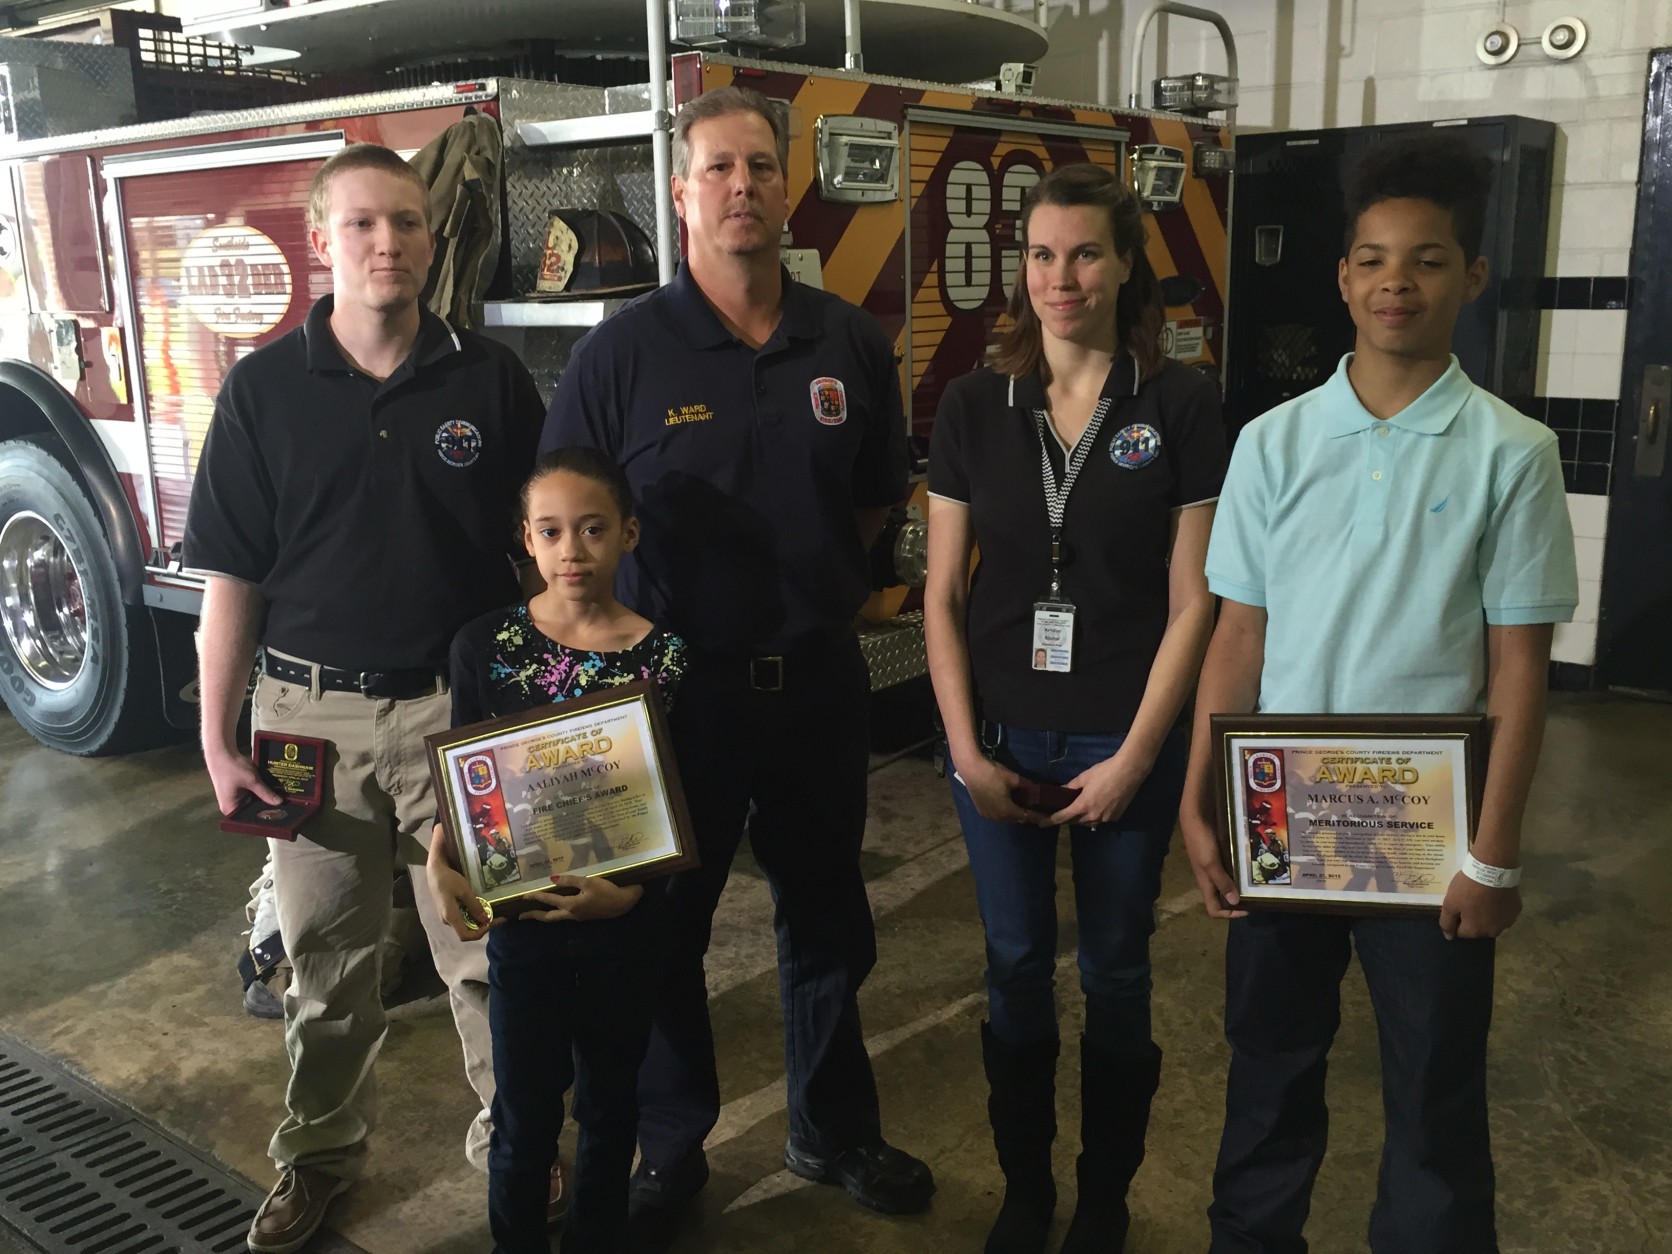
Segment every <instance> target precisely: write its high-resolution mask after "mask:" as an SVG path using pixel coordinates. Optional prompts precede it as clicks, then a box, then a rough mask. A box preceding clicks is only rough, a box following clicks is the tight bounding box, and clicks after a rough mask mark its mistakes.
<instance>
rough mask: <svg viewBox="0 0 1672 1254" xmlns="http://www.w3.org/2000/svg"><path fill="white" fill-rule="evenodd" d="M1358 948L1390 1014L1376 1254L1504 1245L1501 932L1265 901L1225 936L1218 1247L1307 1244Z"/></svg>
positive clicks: (1379, 1011) (1218, 1253) (1455, 1253)
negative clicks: (1499, 1130)
mask: <svg viewBox="0 0 1672 1254" xmlns="http://www.w3.org/2000/svg"><path fill="white" fill-rule="evenodd" d="M1354 951H1356V952H1357V953H1358V959H1359V965H1360V966H1361V967H1363V969H1364V978H1365V983H1366V984H1367V985H1369V988H1370V1001H1371V1004H1372V1006H1373V1007H1374V1008H1375V1012H1376V1031H1377V1034H1378V1036H1379V1038H1380V1042H1381V1054H1382V1106H1383V1112H1384V1118H1385V1132H1384V1137H1383V1143H1382V1165H1381V1172H1380V1175H1379V1176H1378V1179H1377V1187H1376V1204H1375V1206H1374V1208H1373V1209H1372V1210H1371V1212H1370V1248H1371V1250H1372V1251H1374V1252H1375V1254H1495V1251H1496V1250H1497V1248H1498V1239H1497V1233H1496V1229H1495V1225H1494V1221H1493V1173H1492V1150H1491V1143H1490V1141H1489V1139H1488V1136H1487V1126H1486V1037H1487V1030H1488V1028H1489V1027H1490V1026H1491V1022H1492V971H1493V958H1494V952H1495V951H1494V942H1492V941H1489V940H1455V941H1448V940H1446V939H1445V938H1444V937H1443V936H1442V935H1441V933H1440V928H1439V924H1438V923H1437V922H1436V921H1435V920H1434V919H1431V918H1422V919H1402V918H1350V917H1342V916H1333V915H1289V914H1277V913H1268V914H1253V915H1250V916H1249V917H1248V918H1246V919H1237V920H1235V921H1233V922H1232V923H1231V926H1230V931H1229V933H1228V935H1227V937H1226V943H1225V1036H1226V1039H1227V1040H1228V1041H1229V1042H1230V1044H1231V1071H1230V1078H1229V1080H1228V1082H1227V1085H1226V1093H1225V1131H1224V1134H1223V1136H1222V1138H1221V1140H1220V1143H1219V1163H1218V1166H1217V1167H1216V1168H1215V1170H1214V1177H1213V1205H1212V1207H1211V1208H1210V1209H1209V1211H1208V1216H1209V1220H1210V1222H1211V1227H1212V1233H1213V1235H1212V1246H1211V1250H1212V1254H1305V1252H1306V1249H1307V1244H1306V1239H1305V1237H1304V1236H1302V1229H1303V1228H1304V1227H1305V1224H1306V1217H1307V1212H1308V1210H1309V1208H1310V1205H1311V1199H1312V1184H1313V1181H1314V1180H1315V1179H1316V1178H1317V1175H1318V1167H1319V1165H1320V1164H1321V1163H1322V1162H1323V1158H1324V1146H1325V1142H1326V1140H1327V1134H1328V1131H1329V1110H1328V1108H1327V1107H1326V1106H1325V1104H1324V1074H1325V1070H1326V1068H1327V1065H1328V1058H1329V1048H1330V1043H1331V1042H1332V1041H1333V1040H1334V1039H1335V1032H1336V1029H1337V1028H1338V1027H1339V1026H1340V1024H1341V978H1342V976H1343V975H1344V974H1345V973H1346V970H1347V964H1348V961H1349V960H1350V958H1351V955H1352V953H1353V952H1354Z"/></svg>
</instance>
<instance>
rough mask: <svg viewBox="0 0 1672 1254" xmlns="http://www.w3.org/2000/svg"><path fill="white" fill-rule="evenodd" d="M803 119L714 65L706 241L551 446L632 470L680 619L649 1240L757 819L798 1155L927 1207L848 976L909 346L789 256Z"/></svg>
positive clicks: (645, 1163) (698, 130)
mask: <svg viewBox="0 0 1672 1254" xmlns="http://www.w3.org/2000/svg"><path fill="white" fill-rule="evenodd" d="M787 147H788V139H787V136H786V134H785V132H784V130H783V128H782V124H781V123H780V121H779V119H778V118H777V116H776V115H775V114H774V112H773V110H772V106H771V105H770V104H769V103H768V102H767V101H766V99H765V98H764V97H762V96H760V95H758V94H757V93H754V92H751V91H747V90H744V89H741V88H736V87H726V88H721V89H718V90H716V91H713V92H710V93H708V94H707V95H704V96H702V97H700V98H699V99H697V100H694V101H691V102H690V103H688V104H687V105H686V106H685V107H684V108H683V109H681V110H680V113H679V117H678V118H677V119H676V121H675V124H674V170H675V173H674V177H673V197H674V204H675V206H676V208H677V209H678V211H679V215H680V217H681V219H682V220H683V221H684V223H685V227H686V231H687V232H688V237H689V249H688V255H687V256H686V258H685V260H684V263H683V264H682V266H681V267H680V270H679V274H678V276H677V277H676V278H675V280H674V281H673V282H672V283H671V284H669V285H668V286H667V287H664V288H662V289H660V290H659V291H656V292H652V293H650V294H648V295H646V296H643V297H640V298H639V299H637V300H635V301H633V302H631V303H630V304H628V305H626V306H625V307H623V308H622V309H621V310H620V311H618V312H617V313H616V314H615V315H614V316H612V317H611V318H610V319H609V320H608V321H607V322H605V323H603V324H602V325H601V326H599V327H598V328H597V329H596V330H595V331H593V332H592V333H591V334H590V335H588V336H587V337H586V338H585V339H584V340H583V341H581V343H580V344H579V345H577V346H576V348H575V352H574V355H573V357H572V359H571V361H570V364H569V368H568V370H566V371H565V372H564V374H563V377H562V379H561V381H560V382H559V385H558V391H557V396H556V398H555V399H554V400H553V402H552V406H551V410H550V412H549V413H548V414H547V416H546V430H545V434H544V436H543V438H542V440H541V447H542V449H550V448H555V447H558V446H561V445H567V444H586V445H593V446H596V447H599V448H602V449H604V450H606V451H607V452H609V453H610V454H612V455H613V456H614V457H615V458H616V459H617V460H618V461H619V462H620V463H621V464H622V466H623V467H624V468H625V470H626V472H627V476H628V479H629V480H630V481H631V483H632V485H633V492H634V495H635V497H636V499H637V506H638V511H639V518H640V520H641V522H642V524H643V538H642V540H641V542H640V545H639V548H638V550H637V551H636V552H635V553H633V554H631V555H630V556H629V558H628V560H627V561H626V562H625V563H623V567H622V570H623V576H622V584H623V587H622V589H621V591H622V594H623V598H624V600H625V601H626V603H627V604H628V605H630V606H632V607H633V608H634V609H635V610H637V611H638V612H639V613H641V614H644V615H645V616H647V617H649V618H650V619H651V620H652V621H654V622H661V623H666V624H667V625H668V626H669V627H671V628H672V629H673V630H675V631H677V632H679V633H680V634H681V635H682V636H684V638H685V639H686V641H687V642H688V643H689V645H690V646H691V649H692V654H693V658H692V666H691V670H690V673H689V675H688V677H687V679H686V681H685V683H686V686H685V689H684V692H683V693H682V694H681V701H680V711H679V715H678V717H677V719H676V720H675V726H674V739H675V742H676V748H677V752H678V756H679V767H680V774H681V777H682V778H683V780H684V782H685V787H686V792H687V796H688V800H689V803H690V808H691V815H692V821H693V825H694V826H695V829H696V839H697V846H698V852H699V854H700V855H701V859H702V865H701V867H700V868H699V869H697V870H693V871H688V872H681V873H680V874H678V875H676V876H674V877H673V878H672V880H671V881H670V883H669V888H668V892H669V914H670V916H671V927H672V929H673V931H672V934H671V935H670V936H669V939H668V944H667V953H668V955H669V970H668V972H667V975H666V977H665V981H664V984H663V987H662V989H661V990H660V993H659V995H658V1006H657V1016H656V1025H655V1029H654V1032H653V1034H652V1038H651V1044H650V1052H649V1055H648V1057H647V1058H646V1060H645V1063H644V1069H643V1071H642V1072H641V1075H640V1084H639V1097H640V1105H641V1116H640V1125H639V1145H640V1149H641V1151H642V1159H641V1163H640V1167H639V1170H638V1172H637V1173H636V1175H635V1176H634V1182H633V1192H632V1203H631V1204H632V1207H633V1212H634V1216H635V1223H636V1227H637V1230H638V1232H639V1233H640V1235H641V1239H646V1240H648V1242H649V1243H651V1244H656V1243H659V1241H660V1240H665V1239H671V1237H672V1235H673V1234H674V1233H675V1232H676V1231H677V1224H678V1218H679V1214H680V1211H681V1208H682V1207H683V1205H684V1203H685V1202H687V1201H688V1200H689V1199H690V1198H691V1197H692V1196H694V1195H695V1194H696V1192H697V1191H698V1190H700V1189H701V1188H702V1186H703V1184H704V1183H705V1182H706V1180H707V1178H708V1165H707V1160H706V1158H705V1157H704V1155H703V1148H702V1146H703V1139H704V1137H706V1136H707V1134H708V1132H709V1131H710V1130H711V1129H712V1128H713V1126H714V1124H715V1121H716V1119H717V1118H718V1117H719V1111H720V1094H719V1082H718V1079H717V1077H716V1073H715V1064H714V1039H713V1033H712V1030H711V1028H710V1025H709V1019H708V1007H707V989H706V985H705V980H704V973H703V955H704V954H705V952H706V951H707V949H708V943H709V936H710V931H711V928H712V922H713V914H714V907H715V904H716V903H717V902H718V901H719V898H720V892H721V890H722V889H723V888H724V887H725V881H726V875H727V872H728V871H729V869H730V866H731V860H732V856H733V854H734V853H735V852H736V849H737V843H738V839H739V837H740V836H741V834H742V832H743V830H744V828H745V826H747V828H748V831H749V839H750V845H751V848H752V849H753V851H754V854H755V859H756V861H757V862H758V863H759V864H760V867H761V869H762V870H763V871H764V872H765V873H766V875H767V878H768V879H769V880H770V882H771V885H772V893H773V900H774V901H775V903H776V907H777V910H776V917H775V920H774V924H775V927H776V929H777V933H778V968H779V988H780V993H781V996H782V998H783V1010H784V1025H785V1028H784V1035H785V1041H784V1054H785V1070H786V1074H787V1077H788V1083H789V1114H790V1137H789V1145H788V1148H787V1150H786V1162H787V1165H788V1166H789V1168H790V1170H792V1171H794V1172H796V1173H797V1174H799V1175H802V1176H806V1177H808V1178H811V1179H815V1180H822V1181H828V1182H831V1183H836V1184H841V1185H843V1186H844V1187H845V1188H847V1190H848V1192H849V1193H851V1194H852V1195H853V1197H854V1198H855V1200H856V1201H858V1202H859V1203H860V1204H862V1205H864V1206H868V1207H870V1208H872V1209H874V1210H879V1211H884V1212H889V1213H910V1212H914V1211H919V1210H922V1209H924V1208H925V1207H926V1206H927V1205H928V1203H929V1196H930V1194H931V1193H932V1192H933V1191H934V1180H933V1177H932V1176H931V1175H930V1172H929V1169H928V1167H926V1166H925V1165H924V1164H923V1163H921V1162H919V1161H918V1160H917V1159H915V1158H913V1157H912V1156H910V1155H909V1154H906V1153H903V1152H902V1151H900V1150H897V1149H894V1148H892V1147H890V1146H888V1145H887V1144H886V1143H885V1142H884V1141H883V1139H882V1132H881V1126H880V1117H879V1114H878V1109H877V1090H876V1082H875V1079H874V1078H873V1076H872V1072H871V1063H870V1059H869V1057H868V1056H867V1054H866V1051H865V1043H864V1038H863V1035H862V1033H861V1030H860V1022H859V1008H858V1001H857V994H858V992H859V986H860V984H861V982H862V981H863V980H864V979H865V976H866V974H867V973H868V972H869V971H870V969H871V967H872V966H873V965H874V963H875V961H876V936H875V931H874V928H873V926H872V922H871V911H870V905H869V902H868V901H867V899H866V895H865V884H864V880H863V878H862V877H861V875H860V870H859V850H860V843H861V840H862V838H863V836H864V829H865V787H866V762H867V703H868V699H869V693H870V679H869V675H868V673H867V670H866V667H865V662H864V659H863V657H862V656H861V655H860V651H859V645H858V641H857V639H856V638H855V635H854V631H853V617H854V614H855V612H856V611H857V610H858V608H859V605H860V603H861V602H862V601H863V600H864V598H865V596H866V593H867V590H868V587H869V579H868V576H867V569H866V558H865V553H866V549H867V548H868V546H869V544H870V542H871V541H872V540H873V539H874V538H875V537H876V535H877V533H878V532H879V530H880V529H881V526H882V522H883V519H884V517H885V515H886V512H887V509H888V507H889V506H891V505H893V504H894V503H895V502H896V501H898V500H900V499H901V498H902V497H903V496H904V495H905V491H906V475H907V458H906V447H905V421H904V417H903V414H902V411H901V407H900V386H899V376H898V374H897V371H896V366H895V361H894V352H893V347H892V345H891V344H889V342H888V340H887V338H886V337H885V336H884V335H883V333H882V331H881V329H880V328H879V327H878V326H877V325H876V323H875V322H873V321H872V320H871V319H870V318H869V317H868V316H867V315H866V314H864V313H863V312H862V311H860V310H858V309H856V308H855V307H854V306H852V305H850V304H848V303H847V302H845V301H842V300H840V299H838V298H836V297H834V296H830V295H827V294H825V293H824V292H821V291H819V290H817V289H814V288H810V287H806V286H803V285H802V284H799V283H796V282H794V281H792V280H791V279H790V277H789V276H788V274H787V273H786V272H785V271H784V269H783V267H782V266H781V265H780V263H779V259H778V246H779V236H780V233H781V231H782V229H783V225H784V220H785V218H786V216H787V214H788V191H787V188H786V184H785V177H784V161H785V152H786V150H787Z"/></svg>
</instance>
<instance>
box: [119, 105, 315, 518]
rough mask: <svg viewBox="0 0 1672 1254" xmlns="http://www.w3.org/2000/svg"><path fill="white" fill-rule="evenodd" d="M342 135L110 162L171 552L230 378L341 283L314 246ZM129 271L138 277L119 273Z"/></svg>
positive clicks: (139, 396)
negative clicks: (311, 233) (317, 184)
mask: <svg viewBox="0 0 1672 1254" xmlns="http://www.w3.org/2000/svg"><path fill="white" fill-rule="evenodd" d="M343 143H344V137H343V133H342V132H341V131H328V132H318V131H315V132H311V133H307V134H301V135H292V136H285V137H282V138H280V139H277V140H272V141H263V142H256V143H250V142H247V141H246V142H242V143H238V144H232V145H228V144H212V145H202V146H198V147H192V148H183V149H173V150H167V151H161V152H155V151H154V152H143V153H135V154H132V155H131V156H129V155H123V156H120V157H113V158H108V159H106V161H105V163H104V169H105V174H106V176H107V177H108V178H110V179H111V181H112V183H113V185H114V187H115V195H114V198H113V199H114V203H113V205H112V206H111V215H112V217H111V231H112V235H113V237H114V244H115V251H116V254H117V273H118V276H119V282H118V286H119V289H122V290H119V292H118V299H119V301H120V303H121V305H122V310H123V318H122V321H123V324H124V334H125V335H126V336H127V339H128V358H129V361H130V362H131V363H133V366H132V370H131V374H132V392H133V396H134V403H135V406H136V408H137V410H138V416H139V417H140V419H141V420H142V421H143V422H144V423H145V429H146V444H147V446H148V449H149V454H150V463H151V465H150V469H151V479H152V486H153V488H154V491H155V495H156V505H157V512H156V519H157V528H158V532H159V536H158V540H159V547H161V548H162V549H164V550H165V551H166V550H167V549H169V548H170V547H171V546H172V545H173V544H175V543H176V542H177V541H179V540H180V539H181V538H182V537H183V536H184V534H185V522H186V503H187V500H188V498H189V496H190V494H191V483H192V475H193V473H194V472H195V471H196V469H197V459H198V455H199V453H200V452H201V451H202V449H203V440H204V437H205V436H206V435H207V433H208V430H209V422H210V419H211V418H212V416H213V415H214V412H215V397H216V394H217V393H218V392H219V391H220V386H221V381H222V380H223V379H224V378H225V377H226V373H227V371H228V370H229V369H231V367H232V365H233V363H234V362H236V361H238V360H239V359H240V358H243V357H246V356H248V355H249V354H250V353H252V352H254V351H255V350H256V349H257V348H259V347H261V346H262V345H264V344H267V343H270V342H272V341H273V340H274V339H276V338H278V337H279V336H281V335H284V334H285V333H286V332H288V331H290V330H292V329H293V328H295V327H297V326H299V325H300V324H301V323H302V321H303V319H304V318H306V316H307V312H308V309H309V307H310V306H311V305H312V303H313V298H314V296H316V295H317V294H319V293H321V292H325V291H329V290H330V278H329V275H328V274H327V273H326V271H325V269H324V267H322V266H321V265H320V264H319V262H318V260H317V259H316V258H315V257H314V255H313V249H312V246H311V245H310V244H309V241H308V231H307V224H306V212H307V203H308V187H309V184H310V183H311V181H312V180H313V176H314V172H315V171H316V170H318V168H319V165H320V162H321V161H323V160H324V159H325V158H326V157H327V156H329V155H330V154H331V153H334V152H336V151H338V150H339V149H341V148H342V147H343ZM120 276H126V281H125V282H123V281H121V277H120Z"/></svg>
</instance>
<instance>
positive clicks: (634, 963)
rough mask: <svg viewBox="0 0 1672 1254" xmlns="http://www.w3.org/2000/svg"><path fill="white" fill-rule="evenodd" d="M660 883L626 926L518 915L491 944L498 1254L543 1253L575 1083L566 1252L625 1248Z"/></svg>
mask: <svg viewBox="0 0 1672 1254" xmlns="http://www.w3.org/2000/svg"><path fill="white" fill-rule="evenodd" d="M654 887H655V886H651V889H647V892H646V897H645V900H644V901H642V902H640V904H639V905H638V906H636V907H634V909H633V910H632V911H630V912H629V913H627V914H625V915H623V916H621V917H620V918H615V919H602V920H598V921H596V922H591V923H538V922H534V921H531V920H530V921H522V920H516V919H513V920H511V921H510V922H509V923H506V924H503V925H502V926H500V927H496V928H495V929H494V930H493V931H492V932H490V933H489V934H488V1022H489V1026H490V1027H491V1028H492V1030H493V1069H494V1076H495V1078H496V1079H497V1080H498V1082H499V1087H498V1091H497V1092H496V1093H495V1095H494V1102H493V1139H492V1140H491V1141H490V1142H489V1148H488V1225H489V1227H490V1229H491V1230H492V1232H493V1238H494V1250H495V1252H496V1254H548V1251H549V1249H550V1244H549V1242H548V1240H547V1236H546V1195H547V1192H548V1175H549V1173H550V1171H551V1166H552V1161H553V1159H555V1158H556V1157H557V1134H558V1131H559V1130H560V1129H561V1128H562V1127H563V1095H564V1093H565V1091H567V1090H568V1088H569V1086H570V1085H571V1084H573V1085H574V1088H575V1098H574V1113H575V1123H576V1124H577V1125H579V1130H580V1133H579V1139H578V1141H577V1143H576V1151H575V1174H574V1181H573V1185H574V1187H573V1191H572V1194H571V1197H570V1203H569V1216H568V1220H567V1221H566V1223H565V1225H564V1231H563V1251H564V1254H608V1252H610V1251H614V1250H615V1249H616V1248H617V1246H618V1244H619V1242H620V1240H621V1234H622V1230H623V1229H624V1227H625V1225H626V1222H627V1180H628V1176H629V1174H630V1173H631V1171H632V1167H633V1144H634V1140H635V1137H636V1133H637V1129H638V1120H639V1104H638V1075H639V1063H640V1062H641V1061H642V1060H643V1058H644V1051H645V1044H646V1042H647V1040H648V1039H649V1036H650V1014H651V996H650V994H651V984H650V980H649V978H648V977H649V972H650V969H651V967H652V966H653V964H654V963H655V962H657V961H659V959H660V956H661V955H660V948H661V947H660V945H658V944H657V943H656V936H657V932H656V931H655V926H656V922H657V920H656V918H655V913H654V911H655V909H656V907H657V906H659V904H660V903H659V902H658V901H656V900H655V899H654V898H653V897H652V895H651V891H652V890H653V889H654ZM657 895H658V896H659V893H658V894H657Z"/></svg>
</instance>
